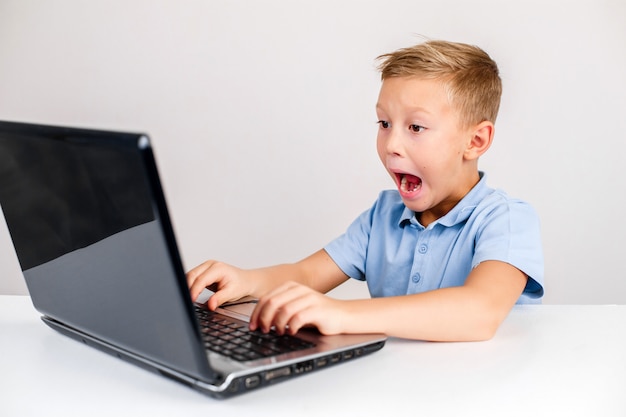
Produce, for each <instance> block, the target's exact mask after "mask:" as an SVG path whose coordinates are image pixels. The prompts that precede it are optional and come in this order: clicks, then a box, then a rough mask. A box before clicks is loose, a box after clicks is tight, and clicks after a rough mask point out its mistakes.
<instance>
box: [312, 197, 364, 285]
mask: <svg viewBox="0 0 626 417" xmlns="http://www.w3.org/2000/svg"><path fill="white" fill-rule="evenodd" d="M375 207H376V204H374V206H373V207H372V208H370V209H369V210H366V211H364V212H363V213H361V215H360V216H359V217H357V218H356V219H355V220H354V221H353V222H352V224H351V225H350V226H349V227H348V229H347V230H346V232H345V233H343V234H342V235H341V236H339V237H337V238H336V239H335V240H333V241H331V242H330V243H329V244H328V245H326V246H325V247H324V250H325V251H326V253H328V255H329V256H330V257H331V258H332V260H333V261H334V262H335V263H336V264H337V266H338V267H339V268H340V269H341V270H342V271H343V272H344V273H345V274H346V275H348V276H349V277H351V278H355V279H358V280H361V281H364V280H365V262H366V259H367V248H368V243H369V238H370V232H371V230H372V213H373V212H374V210H375Z"/></svg>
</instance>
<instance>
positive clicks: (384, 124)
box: [376, 120, 390, 129]
mask: <svg viewBox="0 0 626 417" xmlns="http://www.w3.org/2000/svg"><path fill="white" fill-rule="evenodd" d="M376 123H378V124H379V125H380V127H381V128H382V129H389V126H390V124H389V122H387V121H385V120H379V121H378V122H376Z"/></svg>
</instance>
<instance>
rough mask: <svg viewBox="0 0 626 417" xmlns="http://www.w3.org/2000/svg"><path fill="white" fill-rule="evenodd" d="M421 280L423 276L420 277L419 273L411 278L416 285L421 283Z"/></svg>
mask: <svg viewBox="0 0 626 417" xmlns="http://www.w3.org/2000/svg"><path fill="white" fill-rule="evenodd" d="M420 279H422V276H421V275H420V273H419V272H417V273H415V275H413V277H411V281H413V282H414V283H416V284H417V283H418V282H420Z"/></svg>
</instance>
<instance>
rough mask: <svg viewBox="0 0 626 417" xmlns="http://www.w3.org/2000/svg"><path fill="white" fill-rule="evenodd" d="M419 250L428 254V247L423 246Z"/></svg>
mask: <svg viewBox="0 0 626 417" xmlns="http://www.w3.org/2000/svg"><path fill="white" fill-rule="evenodd" d="M418 250H419V252H420V253H426V252H428V245H425V244H421V245H420V247H419V249H418Z"/></svg>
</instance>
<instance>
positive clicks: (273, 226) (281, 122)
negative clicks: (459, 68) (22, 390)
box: [0, 0, 626, 303]
mask: <svg viewBox="0 0 626 417" xmlns="http://www.w3.org/2000/svg"><path fill="white" fill-rule="evenodd" d="M625 28H626V2H623V1H622V0H615V1H609V0H578V1H576V2H570V1H565V0H564V1H556V0H526V1H518V2H506V1H500V0H482V1H463V0H454V1H452V0H447V1H417V0H379V1H357V0H354V1H345V0H344V1H341V0H312V1H294V0H274V1H262V0H260V1H252V0H248V1H243V0H222V1H218V0H197V1H192V0H184V1H181V0H169V1H166V0H161V1H154V0H142V1H139V0H130V1H129V0H92V1H81V0H54V1H45V0H39V1H37V0H0V119H5V120H20V121H32V122H41V123H52V124H68V125H76V126H81V127H94V128H110V129H115V130H134V131H136V130H139V131H146V132H148V133H149V134H150V135H151V136H152V137H153V142H154V143H155V147H156V153H157V159H158V162H159V167H160V170H161V175H162V177H163V178H162V179H163V182H164V186H165V191H166V194H167V197H168V199H169V206H170V210H171V212H172V217H173V220H174V225H175V229H176V232H177V235H178V239H179V244H180V248H181V250H182V254H183V258H184V262H185V264H186V266H187V267H191V266H194V265H195V264H197V263H199V262H201V261H202V260H204V259H205V258H208V257H211V258H218V259H222V260H225V261H227V262H231V263H235V264H238V265H240V266H244V267H251V266H260V265H266V264H271V263H276V262H288V261H293V260H297V259H299V258H301V257H304V256H306V255H308V254H309V253H311V252H312V251H314V250H316V249H318V248H320V247H322V246H323V245H324V244H325V243H327V242H328V241H330V240H331V239H332V238H334V237H335V236H337V235H339V234H340V233H341V232H342V231H343V230H344V229H345V228H346V227H347V226H348V224H349V223H350V222H351V221H352V220H353V218H354V217H355V216H356V215H358V214H359V213H360V212H361V211H362V210H364V209H366V208H367V207H369V205H370V204H371V203H372V202H373V200H374V199H375V197H376V195H377V194H378V192H379V190H380V189H382V188H387V187H391V186H392V184H391V181H390V180H389V179H388V178H387V174H386V173H385V172H384V170H383V168H382V166H381V164H380V163H379V162H378V160H377V157H376V153H375V132H376V125H375V121H376V119H375V114H374V104H375V100H376V96H377V93H378V87H379V76H378V74H377V72H376V71H375V66H374V58H375V57H376V56H378V55H379V54H382V53H385V52H389V51H391V50H394V49H396V48H399V47H403V46H408V45H410V44H412V43H416V42H418V41H420V38H419V36H418V35H425V36H427V37H430V38H442V39H448V40H455V41H463V42H467V43H474V44H477V45H479V46H481V47H483V48H484V49H485V50H487V51H488V52H489V53H490V54H491V56H492V57H493V58H494V59H495V60H496V61H497V62H498V63H499V65H500V69H501V73H502V78H503V81H504V96H503V102H502V106H501V114H500V117H499V119H498V123H497V125H496V128H497V133H496V142H495V144H494V146H493V147H492V149H491V150H490V151H489V152H488V154H487V155H486V156H485V157H484V158H483V159H482V162H481V164H482V167H481V168H482V169H483V170H486V171H487V172H488V175H489V180H490V184H491V185H492V186H496V187H502V188H504V189H506V190H507V191H508V192H509V194H511V195H514V196H518V197H521V198H524V199H526V200H528V201H529V202H531V203H532V204H533V205H534V206H535V207H536V208H537V210H538V211H539V214H540V216H541V218H542V224H543V238H544V246H545V256H546V296H545V299H544V302H546V303H625V302H626V274H625V272H624V271H625V269H626V267H624V259H623V258H622V256H623V252H624V244H623V243H622V237H623V236H625V235H626V223H625V222H623V221H621V219H620V217H621V214H622V212H623V209H624V207H625V204H624V203H625V199H624V190H625V189H626V180H625V179H624V175H623V173H622V172H623V169H622V166H623V163H624V162H623V160H624V154H625V153H626V152H625V151H626V141H625V133H624V132H626V112H625V111H626V75H625V74H626V53H625V45H626V29H625ZM0 257H1V258H0V293H23V292H25V288H24V286H23V284H22V283H21V281H19V280H18V279H17V278H18V276H19V274H18V264H17V259H16V257H15V254H14V252H13V250H12V246H11V244H10V241H9V237H8V234H7V232H6V227H5V225H4V224H3V223H2V225H1V226H0ZM342 291H343V292H340V295H342V296H356V295H361V294H366V290H365V288H364V286H363V285H358V283H353V284H351V285H350V286H349V287H348V288H347V289H344V290H342Z"/></svg>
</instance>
